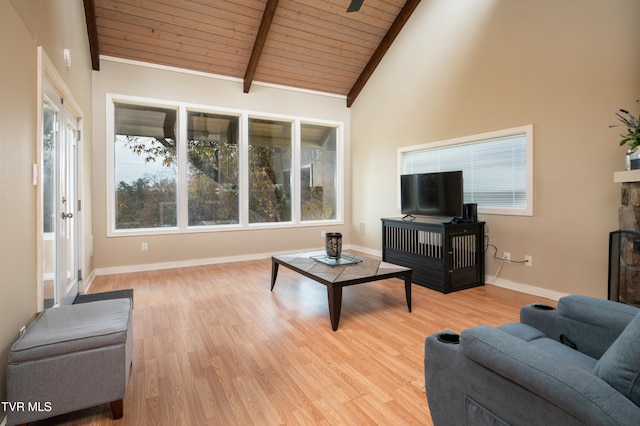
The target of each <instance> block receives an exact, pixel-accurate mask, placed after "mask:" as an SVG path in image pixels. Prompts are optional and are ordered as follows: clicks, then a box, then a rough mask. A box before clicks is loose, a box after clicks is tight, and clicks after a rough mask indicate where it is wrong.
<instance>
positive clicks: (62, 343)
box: [9, 299, 131, 364]
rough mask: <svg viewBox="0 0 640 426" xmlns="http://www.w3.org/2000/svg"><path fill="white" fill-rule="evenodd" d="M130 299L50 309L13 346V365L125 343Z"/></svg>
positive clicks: (10, 358) (10, 357)
mask: <svg viewBox="0 0 640 426" xmlns="http://www.w3.org/2000/svg"><path fill="white" fill-rule="evenodd" d="M130 313H131V300H130V299H114V300H104V301H99V302H90V303H83V304H80V305H69V306H60V307H57V308H49V309H47V310H45V311H44V312H42V313H41V314H40V316H38V318H37V319H36V320H35V321H34V322H33V324H31V326H30V327H29V328H28V329H27V331H26V332H25V334H24V335H23V336H22V337H20V339H18V341H17V342H16V343H15V344H14V345H13V347H12V348H11V352H10V353H9V364H12V363H20V362H25V361H32V360H37V359H42V358H47V357H52V356H58V355H63V354H68V353H72V352H78V351H85V350H91V349H95V348H102V347H105V346H110V345H117V344H124V342H125V341H126V339H127V329H128V327H129V317H130Z"/></svg>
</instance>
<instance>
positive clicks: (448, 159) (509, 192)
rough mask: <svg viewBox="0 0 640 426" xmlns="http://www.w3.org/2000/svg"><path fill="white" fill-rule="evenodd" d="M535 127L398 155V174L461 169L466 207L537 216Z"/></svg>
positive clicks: (406, 150)
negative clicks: (534, 212)
mask: <svg viewBox="0 0 640 426" xmlns="http://www.w3.org/2000/svg"><path fill="white" fill-rule="evenodd" d="M532 139H533V126H524V127H518V128H514V129H506V130H501V131H497V132H492V133H486V134H482V135H475V136H469V137H465V138H459V139H454V140H448V141H441V142H435V143H431V144H424V145H419V146H413V147H407V148H401V149H400V150H399V153H398V154H399V164H400V166H399V169H400V171H401V173H400V174H409V173H429V172H439V171H453V170H462V171H463V179H464V202H465V203H477V204H478V212H479V213H486V214H508V215H523V216H531V215H532V214H533V183H532V179H533V176H532V173H533V172H532V171H533V165H532V161H533V153H532V151H533V140H532Z"/></svg>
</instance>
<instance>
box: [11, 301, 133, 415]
mask: <svg viewBox="0 0 640 426" xmlns="http://www.w3.org/2000/svg"><path fill="white" fill-rule="evenodd" d="M132 356H133V315H132V300H131V299H128V298H124V299H114V300H103V301H95V302H89V303H82V304H77V305H70V306H62V307H57V308H50V309H47V310H45V311H43V312H42V313H41V314H40V315H39V316H38V318H37V319H36V320H35V321H34V322H33V323H32V324H31V326H30V327H29V328H28V329H27V331H26V332H25V334H24V335H23V336H21V337H20V339H18V341H17V342H16V343H15V344H14V345H13V346H12V348H11V352H10V353H9V360H8V365H7V399H8V401H10V402H12V403H14V405H13V407H14V409H10V410H9V411H8V413H7V424H8V425H9V426H12V425H16V424H24V423H28V422H33V421H36V420H40V419H44V418H49V417H53V416H56V415H59V414H64V413H68V412H71V411H76V410H80V409H83V408H88V407H92V406H95V405H100V404H103V403H110V404H111V410H112V413H113V417H114V418H116V419H117V418H121V417H122V415H123V399H124V395H125V390H126V388H127V382H128V379H129V371H130V366H131V362H132Z"/></svg>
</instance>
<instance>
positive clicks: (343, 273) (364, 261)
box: [271, 252, 411, 331]
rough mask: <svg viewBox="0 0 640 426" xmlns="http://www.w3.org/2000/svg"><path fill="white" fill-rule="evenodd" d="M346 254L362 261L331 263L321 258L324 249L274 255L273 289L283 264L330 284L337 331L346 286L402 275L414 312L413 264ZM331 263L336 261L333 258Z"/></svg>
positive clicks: (330, 312)
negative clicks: (407, 266)
mask: <svg viewBox="0 0 640 426" xmlns="http://www.w3.org/2000/svg"><path fill="white" fill-rule="evenodd" d="M342 257H343V259H354V260H355V261H357V262H358V263H352V264H346V265H344V264H340V265H336V266H332V265H328V264H325V263H322V261H319V260H317V259H322V258H324V252H312V253H296V254H288V255H282V256H273V257H271V291H273V287H274V286H275V285H276V277H277V275H278V267H279V266H280V265H282V266H285V267H287V268H289V269H291V270H293V271H296V272H297V273H299V274H301V275H304V276H305V277H307V278H311V279H312V280H314V281H317V282H319V283H320V284H324V285H325V286H327V297H328V299H329V317H330V318H331V328H332V329H333V331H336V330H337V329H338V322H339V321H340V309H341V307H342V288H343V287H346V286H350V285H355V284H362V283H368V282H371V281H378V280H385V279H387V278H401V279H404V289H405V295H406V297H407V307H408V308H409V312H411V269H410V268H405V267H404V266H398V265H393V264H391V263H387V262H383V261H381V260H376V259H371V258H368V257H365V256H361V255H355V254H352V253H345V252H343V254H342ZM327 260H329V259H327ZM329 261H330V260H329ZM330 263H334V262H331V261H330Z"/></svg>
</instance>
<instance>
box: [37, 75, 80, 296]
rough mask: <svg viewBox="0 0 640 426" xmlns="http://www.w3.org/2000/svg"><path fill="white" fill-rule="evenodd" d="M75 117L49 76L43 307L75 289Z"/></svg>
mask: <svg viewBox="0 0 640 426" xmlns="http://www.w3.org/2000/svg"><path fill="white" fill-rule="evenodd" d="M77 123H78V118H77V117H75V115H74V114H73V113H72V112H71V111H70V110H69V109H68V108H66V107H65V106H64V101H63V98H62V97H61V96H60V95H59V94H58V93H57V91H56V90H55V89H54V88H53V86H52V85H51V84H50V82H49V81H47V80H46V79H45V80H44V81H43V105H42V133H43V134H42V146H41V159H42V160H41V163H42V164H41V170H42V179H41V184H42V206H43V207H42V221H43V223H42V236H41V244H40V247H41V250H42V256H41V258H42V265H41V268H42V275H43V276H42V282H43V292H44V297H43V299H44V308H48V307H51V306H54V305H65V304H71V303H73V301H74V299H75V297H76V295H77V294H78V269H79V268H78V226H77V223H78V220H77V210H78V143H79V140H78V131H77V130H78V129H77V127H78V124H77Z"/></svg>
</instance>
